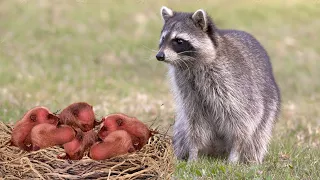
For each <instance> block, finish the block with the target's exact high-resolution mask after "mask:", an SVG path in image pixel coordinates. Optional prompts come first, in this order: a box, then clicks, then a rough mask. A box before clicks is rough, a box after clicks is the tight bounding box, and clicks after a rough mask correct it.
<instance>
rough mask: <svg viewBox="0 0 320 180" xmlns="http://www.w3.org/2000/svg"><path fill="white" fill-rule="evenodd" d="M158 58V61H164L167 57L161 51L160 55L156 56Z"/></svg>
mask: <svg viewBox="0 0 320 180" xmlns="http://www.w3.org/2000/svg"><path fill="white" fill-rule="evenodd" d="M156 58H157V60H158V61H164V59H165V55H164V52H163V51H159V52H158V54H157V55H156Z"/></svg>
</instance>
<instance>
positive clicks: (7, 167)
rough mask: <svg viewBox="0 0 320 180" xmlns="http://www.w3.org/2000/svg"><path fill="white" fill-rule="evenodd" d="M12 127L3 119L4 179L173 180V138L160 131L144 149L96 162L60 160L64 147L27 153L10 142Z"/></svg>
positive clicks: (0, 168) (0, 164)
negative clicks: (171, 178)
mask: <svg viewBox="0 0 320 180" xmlns="http://www.w3.org/2000/svg"><path fill="white" fill-rule="evenodd" d="M11 131H12V127H11V126H9V125H7V124H4V123H3V122H0V179H1V177H2V178H5V179H170V177H171V174H172V173H173V168H174V162H173V151H172V145H171V138H170V137H169V136H167V135H161V134H157V135H155V136H153V137H152V138H150V140H149V142H148V144H147V145H145V146H144V147H143V148H142V149H141V150H140V151H138V152H135V153H131V154H126V155H122V156H118V157H114V158H111V159H108V160H103V161H95V160H92V159H90V158H88V157H87V156H85V157H84V158H83V159H81V160H77V161H72V160H61V159H57V155H58V154H63V153H64V151H63V148H61V147H52V148H47V149H41V150H39V151H34V152H26V151H22V150H20V149H18V148H17V147H14V146H9V145H8V144H7V142H8V141H9V140H10V138H11Z"/></svg>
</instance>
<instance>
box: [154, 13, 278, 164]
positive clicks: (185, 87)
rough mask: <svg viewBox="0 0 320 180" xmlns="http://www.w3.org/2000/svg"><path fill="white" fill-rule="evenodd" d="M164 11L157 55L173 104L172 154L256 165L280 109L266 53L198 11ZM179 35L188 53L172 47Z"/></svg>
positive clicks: (245, 36)
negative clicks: (165, 66) (163, 64)
mask: <svg viewBox="0 0 320 180" xmlns="http://www.w3.org/2000/svg"><path fill="white" fill-rule="evenodd" d="M164 10H165V11H168V9H166V8H162V9H161V11H162V12H161V14H162V15H163V14H165V15H166V16H165V17H163V19H164V26H163V29H162V33H164V35H162V36H161V40H160V47H159V52H164V53H165V60H164V62H166V63H167V64H168V66H169V73H168V76H169V78H170V81H171V86H172V92H173V94H174V97H175V102H176V119H175V124H174V129H173V130H174V135H173V146H174V151H175V154H176V156H177V157H178V159H189V160H196V159H197V158H198V156H199V155H209V156H214V157H227V158H228V161H229V162H239V161H240V162H257V163H261V162H262V161H263V158H264V156H265V154H266V153H267V148H268V144H269V141H270V138H271V134H272V129H273V126H274V123H275V121H276V118H277V115H278V114H279V111H280V93H279V89H278V86H277V84H276V82H275V79H274V76H273V71H272V67H271V63H270V60H269V57H268V55H267V52H266V51H265V50H264V48H263V47H262V46H261V45H260V43H259V42H258V41H257V40H256V39H255V38H254V37H253V36H251V35H250V34H248V33H246V32H243V31H238V30H222V29H218V28H217V27H216V26H215V25H214V24H213V22H212V20H211V18H210V17H209V16H207V14H206V13H205V12H204V11H203V10H198V11H196V12H195V13H184V12H175V11H172V12H173V15H172V16H168V15H167V14H170V12H169V13H166V12H163V11H164ZM169 11H170V9H169ZM196 13H198V14H196ZM199 13H200V14H199ZM203 13H204V14H203ZM201 18H202V19H201ZM195 19H196V20H195ZM179 35H182V36H183V37H182V39H183V38H187V39H188V42H189V43H190V44H191V45H192V47H193V50H192V52H191V51H190V50H189V51H190V52H187V51H183V52H179V53H177V52H175V50H173V49H172V47H173V43H174V42H173V41H175V38H181V37H179ZM184 43H185V41H184ZM186 47H189V46H186Z"/></svg>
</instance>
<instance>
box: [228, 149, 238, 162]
mask: <svg viewBox="0 0 320 180" xmlns="http://www.w3.org/2000/svg"><path fill="white" fill-rule="evenodd" d="M239 158H240V153H239V152H238V151H236V150H231V152H230V154H229V157H228V162H229V163H230V164H236V163H238V162H239Z"/></svg>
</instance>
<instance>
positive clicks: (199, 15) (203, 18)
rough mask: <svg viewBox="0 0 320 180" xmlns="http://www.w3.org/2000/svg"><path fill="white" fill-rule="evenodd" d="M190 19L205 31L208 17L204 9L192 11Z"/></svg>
mask: <svg viewBox="0 0 320 180" xmlns="http://www.w3.org/2000/svg"><path fill="white" fill-rule="evenodd" d="M192 20H193V21H194V23H195V24H196V25H198V26H200V28H201V29H202V30H203V31H207V29H208V17H207V13H206V12H205V11H204V10H202V9H199V10H198V11H196V12H195V13H193V15H192Z"/></svg>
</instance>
